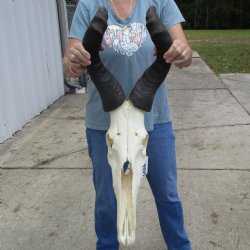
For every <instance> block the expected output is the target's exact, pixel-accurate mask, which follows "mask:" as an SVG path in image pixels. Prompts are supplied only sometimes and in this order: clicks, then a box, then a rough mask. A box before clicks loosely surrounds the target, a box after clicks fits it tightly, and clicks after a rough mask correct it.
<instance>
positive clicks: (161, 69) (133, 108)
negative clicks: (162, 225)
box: [82, 6, 172, 245]
mask: <svg viewBox="0 0 250 250" xmlns="http://www.w3.org/2000/svg"><path fill="white" fill-rule="evenodd" d="M107 20H108V12H107V10H106V9H105V7H100V8H99V9H98V11H97V13H96V15H95V16H94V18H93V19H92V21H91V22H90V25H89V27H88V29H87V31H86V33H85V35H84V37H83V41H82V44H83V46H84V48H85V49H86V50H87V51H88V52H89V53H90V54H91V64H90V65H89V66H88V67H87V69H88V73H89V75H90V77H91V79H92V80H93V83H94V84H95V86H96V88H97V90H98V92H99V94H100V97H101V100H102V105H103V110H104V111H106V112H110V120H111V121H110V128H109V130H108V132H107V134H106V141H107V145H108V161H109V164H110V166H111V169H112V177H113V187H114V191H115V195H116V199H117V228H118V240H119V242H121V243H122V244H124V245H131V244H133V242H134V240H135V227H136V199H137V194H138V189H139V186H140V181H141V176H142V168H143V166H144V165H145V163H146V161H147V156H146V147H147V142H148V134H147V131H146V129H145V127H144V112H149V111H150V110H151V107H152V103H153V98H154V94H155V92H156V91H157V89H158V87H159V86H160V85H161V83H162V82H163V81H164V79H165V77H166V76H167V74H168V72H169V69H170V64H167V63H166V62H165V60H164V59H163V54H164V53H165V52H166V51H167V50H168V49H169V48H170V46H171V44H172V40H171V37H170V36H169V34H168V32H167V30H166V29H165V27H164V25H163V24H162V23H161V21H160V18H159V17H158V15H157V13H156V8H155V7H154V6H151V7H149V9H148V11H147V14H146V21H147V24H146V25H147V29H148V31H149V33H150V36H151V39H152V41H153V43H154V44H155V47H156V51H157V57H156V60H155V62H153V64H152V65H151V66H149V67H148V68H147V69H146V70H145V71H144V73H143V74H142V76H141V77H140V78H139V79H138V81H137V82H136V84H135V86H134V88H133V90H132V92H131V94H130V96H129V101H126V100H125V99H126V97H125V94H124V92H123V89H122V87H121V85H120V83H119V81H118V80H117V79H116V78H115V77H114V76H113V75H112V74H111V73H110V72H109V71H108V69H107V68H106V67H105V66H104V65H103V63H102V62H101V59H100V56H99V48H100V46H101V43H102V39H103V35H104V32H105V30H106V29H107Z"/></svg>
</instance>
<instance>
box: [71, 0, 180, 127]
mask: <svg viewBox="0 0 250 250" xmlns="http://www.w3.org/2000/svg"><path fill="white" fill-rule="evenodd" d="M151 5H154V6H155V7H156V10H157V13H158V15H159V17H160V18H161V20H162V22H163V24H164V25H165V26H166V28H167V29H169V28H171V27H172V26H173V25H174V24H177V23H181V22H183V21H184V19H183V16H182V14H181V13H180V11H179V9H178V7H177V6H176V4H175V2H174V0H138V1H137V2H136V5H135V6H134V9H133V11H132V12H131V14H130V15H129V17H128V18H127V19H126V20H124V21H123V20H120V19H119V18H118V17H117V16H116V14H115V12H114V10H113V9H112V7H111V6H110V4H109V1H108V0H99V1H97V0H96V1H95V0H80V1H79V3H78V6H77V8H76V11H75V14H74V17H73V21H72V25H71V29H70V33H69V38H76V39H79V40H82V38H83V36H84V34H85V32H86V29H87V28H88V25H89V23H90V21H91V20H92V18H93V17H94V15H95V13H96V11H97V9H98V7H99V6H104V7H105V8H106V9H107V10H108V14H109V18H108V28H107V30H106V32H105V34H104V38H103V45H104V46H105V49H104V51H102V52H100V56H101V60H102V62H103V64H104V65H105V66H106V67H107V68H108V69H109V71H110V72H111V73H112V74H113V75H114V76H115V77H116V78H117V79H118V80H119V82H120V83H121V85H122V87H123V90H124V93H125V95H126V97H129V94H130V92H131V91H132V88H133V86H134V84H135V83H136V81H137V80H138V79H139V78H140V77H141V75H142V73H143V72H144V71H145V69H146V68H148V67H149V66H150V65H151V64H152V63H153V62H154V60H155V57H154V56H153V53H152V51H153V48H154V44H153V42H152V41H151V38H150V35H149V33H148V31H147V29H146V20H145V16H146V12H147V10H148V8H149V6H151ZM88 97H89V98H88V102H87V106H86V121H85V125H86V127H87V128H91V129H99V130H107V129H108V128H109V124H110V119H109V113H107V112H104V111H103V108H102V104H101V99H100V96H99V93H98V92H97V90H96V88H95V86H94V84H93V82H92V81H90V82H88ZM168 121H171V115H170V111H169V105H168V101H167V87H166V84H165V83H163V84H161V86H160V87H159V89H158V90H157V92H156V94H155V97H154V102H153V107H152V110H151V111H150V112H147V113H145V127H146V129H147V130H148V131H150V130H152V129H153V125H154V124H159V123H165V122H168Z"/></svg>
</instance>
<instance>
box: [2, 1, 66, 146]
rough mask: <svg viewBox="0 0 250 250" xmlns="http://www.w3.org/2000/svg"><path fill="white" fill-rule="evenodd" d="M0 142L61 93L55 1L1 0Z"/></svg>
mask: <svg viewBox="0 0 250 250" xmlns="http://www.w3.org/2000/svg"><path fill="white" fill-rule="evenodd" d="M0 30H1V32H0V55H1V60H0V77H1V78H0V79H1V80H0V143H1V142H3V141H4V140H6V139H8V138H10V137H11V136H12V134H13V133H15V132H16V131H17V130H20V129H21V128H22V127H23V125H25V124H26V123H27V122H29V121H30V120H31V119H32V118H33V117H35V116H36V115H39V114H40V112H41V111H42V110H44V109H45V108H47V106H48V105H50V104H52V103H53V102H54V101H55V100H56V99H58V98H59V97H60V96H62V95H63V94H64V79H63V72H62V64H61V57H62V56H61V42H60V32H59V23H58V12H57V4H56V0H15V1H13V0H1V4H0Z"/></svg>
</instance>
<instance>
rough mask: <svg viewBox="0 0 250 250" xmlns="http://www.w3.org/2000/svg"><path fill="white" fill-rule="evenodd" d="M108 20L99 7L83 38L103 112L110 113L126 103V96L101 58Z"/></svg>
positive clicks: (104, 10) (105, 11)
mask: <svg viewBox="0 0 250 250" xmlns="http://www.w3.org/2000/svg"><path fill="white" fill-rule="evenodd" d="M107 20H108V12H107V10H106V9H105V8H104V7H99V9H98V11H97V12H96V15H95V16H94V18H93V19H92V21H91V22H90V25H89V27H88V29H87V31H86V33H85V35H84V37H83V41H82V44H83V47H84V48H85V49H86V50H87V51H88V52H89V53H90V55H91V65H89V66H88V67H87V69H88V74H89V76H90V77H91V79H92V81H93V83H94V84H95V86H96V88H97V90H98V92H99V94H100V96H101V100H102V106H103V110H104V111H106V112H109V111H112V110H115V109H116V108H117V107H119V106H120V105H121V104H122V103H123V102H124V101H125V94H124V92H123V89H122V86H121V85H120V83H119V81H118V80H117V79H116V78H115V77H114V76H113V75H112V74H111V73H110V71H109V70H108V69H107V68H106V67H105V66H104V65H103V63H102V62H101V59H100V56H99V49H100V46H101V43H102V38H103V35H104V32H105V31H106V29H107V26H108V25H107Z"/></svg>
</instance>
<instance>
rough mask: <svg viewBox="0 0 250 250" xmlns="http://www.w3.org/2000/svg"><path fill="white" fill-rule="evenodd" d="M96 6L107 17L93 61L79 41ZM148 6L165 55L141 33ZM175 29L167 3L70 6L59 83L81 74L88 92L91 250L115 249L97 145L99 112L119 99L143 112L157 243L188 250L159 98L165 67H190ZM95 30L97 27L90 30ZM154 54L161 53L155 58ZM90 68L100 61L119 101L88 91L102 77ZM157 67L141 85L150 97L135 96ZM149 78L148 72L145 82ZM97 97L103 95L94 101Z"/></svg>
mask: <svg viewBox="0 0 250 250" xmlns="http://www.w3.org/2000/svg"><path fill="white" fill-rule="evenodd" d="M100 6H103V7H104V8H105V9H106V10H107V12H108V20H107V27H105V30H104V31H105V33H104V34H103V40H102V42H101V44H100V48H97V49H100V50H102V51H101V52H100V53H99V51H98V55H97V52H96V51H95V52H94V53H93V48H91V42H88V40H84V37H86V39H87V38H89V37H91V36H86V31H87V30H88V27H89V25H90V23H91V20H92V19H93V18H94V17H95V15H96V12H97V10H98V8H99V7H100ZM150 6H154V8H155V10H156V14H157V16H158V17H159V18H160V21H161V23H162V24H163V25H164V27H165V28H166V30H167V31H168V34H169V35H170V37H171V39H172V42H171V44H169V46H168V47H164V46H162V45H161V44H158V45H157V39H154V36H153V35H152V30H154V29H157V27H156V26H155V27H153V28H152V27H151V28H150V27H148V26H147V24H148V22H147V20H146V13H147V11H148V9H149V8H150ZM183 21H184V19H183V17H182V15H181V13H180V11H179V9H178V7H177V5H176V4H175V2H174V0H143V1H142V0H100V1H94V0H80V1H79V4H78V6H77V9H76V12H75V15H74V18H73V22H72V26H71V30H70V34H69V43H68V46H67V49H66V51H65V55H64V58H63V67H64V72H65V74H66V75H67V76H70V77H79V76H80V75H82V74H83V73H85V72H86V70H87V69H88V71H89V73H90V76H91V78H92V80H91V81H90V83H89V84H88V93H89V100H88V103H87V107H86V136H87V141H88V148H89V155H90V158H91V160H92V163H93V181H94V186H95V191H96V201H95V230H96V234H97V239H98V240H97V245H96V249H106V250H112V249H118V248H119V243H118V236H117V226H116V225H117V204H116V197H115V193H114V190H113V186H112V173H111V168H110V166H109V163H108V159H107V153H108V148H107V145H106V141H105V134H106V132H107V130H108V129H109V126H110V116H109V113H108V112H105V111H111V110H113V109H114V108H115V106H114V105H115V102H116V103H117V106H119V105H121V103H122V102H123V101H124V100H125V99H130V100H131V102H132V103H133V104H134V105H135V106H137V107H138V108H140V109H142V110H144V111H146V113H145V127H146V130H147V131H148V134H149V139H148V146H147V156H148V174H147V179H148V182H149V184H150V187H151V189H152V192H153V195H154V198H155V202H156V206H157V211H158V216H159V220H160V225H161V230H162V234H163V237H164V240H165V242H166V244H167V246H168V249H169V250H190V249H191V244H190V241H189V239H188V236H187V233H186V231H185V227H184V218H183V211H182V205H181V201H180V198H179V195H178V191H177V174H176V158H175V136H174V133H173V129H172V119H171V114H170V111H169V105H168V100H167V95H166V93H167V87H166V84H165V83H163V84H162V82H163V81H164V78H165V76H166V74H167V73H168V70H169V68H170V64H174V65H176V66H177V67H179V68H184V67H188V66H189V65H190V64H191V61H192V50H191V48H190V46H189V45H188V42H187V39H186V38H185V35H184V33H183V29H182V26H181V22H183ZM96 24H97V25H98V22H97V23H96ZM150 29H151V33H149V31H150ZM151 38H152V39H151ZM160 41H164V40H160ZM155 47H156V48H155ZM162 47H163V48H165V50H166V51H160V50H161V48H162ZM90 50H91V51H90ZM99 55H100V57H99ZM155 56H157V59H156V60H155ZM98 60H101V62H102V64H103V66H102V67H105V68H106V69H108V71H109V72H111V74H112V76H114V79H119V84H120V86H121V87H122V90H123V92H122V93H123V94H121V95H120V96H119V95H117V96H118V97H119V98H117V100H114V102H113V103H112V100H111V98H110V96H109V94H110V91H111V90H110V91H109V89H108V88H103V90H100V87H99V86H100V85H98V84H96V81H98V80H99V79H100V78H101V77H102V76H100V74H99V75H98V72H100V71H99V69H98V70H96V71H95V70H94V66H95V64H96V63H98V62H99V61H98ZM157 60H158V61H160V65H161V67H166V70H165V69H163V70H162V71H163V72H165V73H164V74H161V72H159V70H158V73H157V72H156V73H157V74H156V75H154V77H155V78H156V79H157V80H158V83H157V84H155V83H154V84H153V85H152V84H151V85H150V81H149V85H148V88H147V91H149V92H150V91H151V92H154V93H153V95H152V94H149V93H148V92H147V91H143V90H142V89H141V87H140V79H142V80H143V82H145V77H146V78H150V77H148V76H147V74H145V72H146V71H145V69H150V68H151V65H154V62H155V61H157ZM157 65H158V64H157ZM144 71H145V72H144ZM152 72H153V71H152ZM152 72H151V71H150V74H149V76H150V75H152V74H151V73H152ZM153 73H154V72H153ZM158 75H160V76H158ZM103 77H104V76H103ZM96 79H97V80H96ZM112 79H113V78H112ZM138 79H139V80H138ZM157 80H156V81H155V82H157ZM114 81H115V80H114ZM152 81H153V82H154V80H152ZM159 81H161V82H159ZM138 82H139V83H138ZM146 82H147V80H146ZM135 84H136V87H135V86H134V85H135ZM156 85H157V87H155V86H156ZM137 86H138V87H137ZM152 86H153V88H152ZM104 89H105V90H104ZM116 90H117V89H116ZM118 90H119V87H118ZM118 90H117V91H118ZM101 92H102V93H104V92H105V94H102V95H101V98H100V95H99V94H100V93H101ZM117 93H120V92H119V91H118V92H117ZM152 96H153V97H154V98H152ZM144 99H147V101H146V102H145V101H144Z"/></svg>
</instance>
